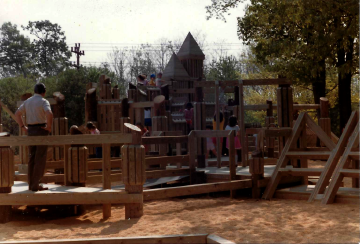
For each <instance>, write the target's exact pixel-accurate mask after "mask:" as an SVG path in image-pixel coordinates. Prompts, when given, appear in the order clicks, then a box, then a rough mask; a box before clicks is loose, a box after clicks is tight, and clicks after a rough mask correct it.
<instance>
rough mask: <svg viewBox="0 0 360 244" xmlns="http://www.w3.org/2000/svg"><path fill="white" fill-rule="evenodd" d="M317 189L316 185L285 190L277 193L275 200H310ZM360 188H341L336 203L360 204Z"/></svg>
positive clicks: (319, 197) (318, 198) (318, 197)
mask: <svg viewBox="0 0 360 244" xmlns="http://www.w3.org/2000/svg"><path fill="white" fill-rule="evenodd" d="M314 189H315V185H307V186H306V185H301V186H295V187H290V188H284V189H280V190H277V191H276V192H275V195H274V198H280V199H294V200H308V199H309V196H310V194H311V193H312V192H313V190H314ZM359 197H360V188H349V187H340V188H339V191H338V193H337V194H336V197H335V202H336V203H352V204H359V203H360V201H359V200H360V198H359ZM321 199H322V195H319V196H317V199H315V200H321Z"/></svg>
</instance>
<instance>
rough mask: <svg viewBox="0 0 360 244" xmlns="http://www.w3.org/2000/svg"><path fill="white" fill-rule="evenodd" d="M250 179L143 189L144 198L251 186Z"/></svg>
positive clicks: (160, 197) (194, 193)
mask: <svg viewBox="0 0 360 244" xmlns="http://www.w3.org/2000/svg"><path fill="white" fill-rule="evenodd" d="M251 186H252V181H251V180H234V181H229V182H220V183H207V184H198V185H190V186H179V187H171V188H163V189H151V190H144V200H156V199H164V198H170V197H180V196H189V195H198V194H205V193H209V192H220V191H230V190H237V189H245V188H251Z"/></svg>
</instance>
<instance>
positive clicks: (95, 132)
mask: <svg viewBox="0 0 360 244" xmlns="http://www.w3.org/2000/svg"><path fill="white" fill-rule="evenodd" d="M86 129H87V130H88V131H89V132H90V134H91V135H100V131H99V130H98V129H97V128H96V126H95V125H94V124H93V123H92V122H87V124H86ZM95 154H96V158H102V147H96V148H95Z"/></svg>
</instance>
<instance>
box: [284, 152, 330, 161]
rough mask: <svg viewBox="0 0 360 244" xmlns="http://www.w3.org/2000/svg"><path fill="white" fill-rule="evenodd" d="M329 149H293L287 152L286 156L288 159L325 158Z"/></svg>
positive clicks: (328, 153)
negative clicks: (315, 150) (293, 150)
mask: <svg viewBox="0 0 360 244" xmlns="http://www.w3.org/2000/svg"><path fill="white" fill-rule="evenodd" d="M330 154H331V152H330V151H320V152H312V151H295V152H287V153H286V157H288V158H290V159H312V160H327V159H328V158H329V157H330Z"/></svg>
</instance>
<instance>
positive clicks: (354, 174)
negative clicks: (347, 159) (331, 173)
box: [340, 169, 360, 178]
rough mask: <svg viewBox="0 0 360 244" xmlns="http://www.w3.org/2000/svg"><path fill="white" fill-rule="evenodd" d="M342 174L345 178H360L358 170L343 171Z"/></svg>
mask: <svg viewBox="0 0 360 244" xmlns="http://www.w3.org/2000/svg"><path fill="white" fill-rule="evenodd" d="M340 173H341V174H342V175H343V176H344V177H352V178H359V176H360V170H358V169H342V170H340Z"/></svg>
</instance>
